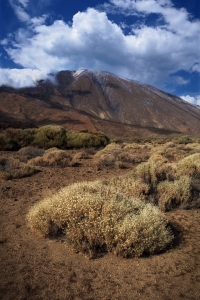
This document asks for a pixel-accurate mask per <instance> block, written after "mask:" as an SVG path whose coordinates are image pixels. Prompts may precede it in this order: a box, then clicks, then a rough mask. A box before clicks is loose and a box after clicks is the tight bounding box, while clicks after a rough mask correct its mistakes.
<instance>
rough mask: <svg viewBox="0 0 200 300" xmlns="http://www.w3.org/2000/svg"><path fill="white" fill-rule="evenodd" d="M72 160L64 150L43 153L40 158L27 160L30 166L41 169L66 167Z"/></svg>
mask: <svg viewBox="0 0 200 300" xmlns="http://www.w3.org/2000/svg"><path fill="white" fill-rule="evenodd" d="M71 160H72V158H71V156H70V155H69V154H68V152H67V151H66V150H55V151H50V152H47V153H45V155H43V156H42V157H36V158H33V159H30V160H29V162H28V163H29V164H30V165H35V166H41V167H62V168H64V167H68V166H69V165H70V162H71Z"/></svg>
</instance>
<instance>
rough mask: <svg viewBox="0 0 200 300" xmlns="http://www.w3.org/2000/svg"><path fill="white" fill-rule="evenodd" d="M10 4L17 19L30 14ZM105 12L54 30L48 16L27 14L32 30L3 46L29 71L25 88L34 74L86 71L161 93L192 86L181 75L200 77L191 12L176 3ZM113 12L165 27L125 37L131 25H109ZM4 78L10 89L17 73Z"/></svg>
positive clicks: (199, 35) (129, 3)
mask: <svg viewBox="0 0 200 300" xmlns="http://www.w3.org/2000/svg"><path fill="white" fill-rule="evenodd" d="M9 1H10V3H12V5H15V6H13V7H14V9H15V10H16V13H17V9H21V12H24V13H25V8H26V6H27V5H28V2H29V1H28V0H27V1H26V0H21V1H19V0H18V1H17V0H15V1H14V0H9ZM104 8H105V11H102V8H101V11H99V10H97V9H94V8H88V9H87V10H86V11H84V12H78V13H76V14H75V15H74V17H73V20H72V22H71V23H69V22H64V21H62V20H56V21H55V22H54V23H53V24H51V25H45V20H46V17H47V16H46V15H43V16H41V17H37V18H31V17H30V16H29V15H28V16H27V17H26V14H25V15H24V17H23V14H21V20H24V21H25V22H26V23H27V29H20V30H18V31H17V32H16V33H15V39H13V35H11V38H9V37H7V38H6V39H4V40H2V41H1V44H2V46H4V49H5V50H6V51H7V54H8V55H9V58H10V59H12V60H13V61H14V62H15V63H16V64H20V65H21V66H22V67H24V68H25V71H23V70H21V71H20V70H19V72H21V74H22V75H21V76H19V75H18V76H19V77H17V78H18V82H20V83H19V85H20V86H21V85H22V83H23V80H22V76H23V75H24V76H26V80H25V81H24V82H26V83H27V82H29V79H27V78H28V77H27V76H28V73H27V70H29V69H33V72H30V73H29V75H30V76H31V77H32V76H36V75H35V74H36V73H37V72H38V73H37V74H45V73H46V74H48V73H50V72H56V71H60V70H63V69H69V70H75V69H78V68H80V67H84V68H89V69H99V70H106V71H110V72H113V73H115V74H117V75H119V76H122V77H126V78H132V79H134V80H138V81H140V82H145V83H148V84H152V85H155V86H157V87H159V88H161V89H163V88H164V87H165V85H166V84H168V83H171V84H172V82H173V85H174V86H177V85H186V84H187V83H188V80H185V79H184V78H183V77H181V76H180V75H176V73H177V72H178V71H179V70H184V71H186V72H200V58H199V44H200V21H199V20H192V19H191V18H190V15H189V14H188V12H187V11H186V10H185V9H183V8H182V9H177V8H175V7H174V6H173V3H172V1H170V0H148V1H147V0H137V1H135V0H111V1H110V2H109V3H106V5H104ZM109 9H110V11H114V9H118V12H119V11H120V13H124V14H129V15H138V14H139V15H140V14H141V15H143V16H147V15H149V14H151V13H154V14H158V16H159V18H161V19H162V20H163V22H162V25H157V26H154V27H153V26H151V27H150V26H148V25H145V23H144V24H143V25H138V23H136V24H134V23H133V24H130V28H131V32H129V34H125V33H124V31H123V28H124V27H126V24H124V25H123V24H119V25H118V24H116V23H114V22H113V21H111V20H109V19H108V16H107V12H108V11H109ZM68 21H69V20H68ZM122 25H123V26H122ZM35 69H37V70H38V71H37V72H36V70H35ZM1 72H3V74H4V76H3V77H2V78H3V79H2V78H0V85H1V84H5V78H8V79H9V83H10V84H11V82H12V78H15V75H13V74H16V70H6V71H1ZM9 72H10V77H9V76H8V73H9ZM5 74H6V75H5ZM37 76H40V75H37ZM19 78H21V79H19ZM13 82H14V81H13ZM32 82H35V77H33V80H32ZM13 84H14V83H13Z"/></svg>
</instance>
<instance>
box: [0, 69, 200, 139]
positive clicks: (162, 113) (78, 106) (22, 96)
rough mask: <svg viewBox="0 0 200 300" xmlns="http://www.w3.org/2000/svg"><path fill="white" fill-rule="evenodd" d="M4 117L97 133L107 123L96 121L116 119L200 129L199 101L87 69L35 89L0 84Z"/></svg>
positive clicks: (140, 125)
mask: <svg viewBox="0 0 200 300" xmlns="http://www.w3.org/2000/svg"><path fill="white" fill-rule="evenodd" d="M52 78H53V76H52ZM17 107H18V109H17ZM0 116H1V120H4V121H6V120H9V118H10V119H12V121H13V120H16V121H21V122H22V123H23V122H25V121H27V120H29V122H30V123H31V122H32V123H35V124H37V125H41V124H46V123H60V124H62V125H63V126H65V127H66V128H69V129H73V130H74V129H78V130H80V129H81V128H82V129H85V128H86V129H89V130H91V131H98V130H99V127H105V126H103V125H102V126H99V125H96V124H100V123H102V124H103V123H105V124H109V122H111V123H114V124H118V126H120V125H121V126H122V127H127V126H130V127H135V128H152V130H153V131H155V130H159V129H160V130H161V131H162V130H163V131H165V130H166V131H171V132H180V133H187V134H190V133H192V134H199V133H200V110H199V108H197V107H195V106H194V105H192V104H190V103H188V102H186V101H184V100H182V99H181V98H179V97H177V96H175V95H172V94H169V93H166V92H163V91H161V90H159V89H157V88H155V87H152V86H150V85H147V84H143V83H139V82H136V81H133V80H128V79H122V78H120V77H118V76H115V75H113V74H111V73H108V72H103V71H90V70H84V69H83V70H78V71H68V70H63V71H60V72H59V73H57V74H56V76H55V80H52V81H50V80H40V81H39V82H38V83H37V85H36V87H28V88H20V89H14V88H10V87H6V86H2V87H0ZM75 125H76V126H75ZM107 126H109V125H107ZM107 126H106V128H107ZM154 129H155V130H154ZM124 130H125V129H124ZM125 131H126V130H125ZM133 131H134V130H133ZM125 134H126V133H125Z"/></svg>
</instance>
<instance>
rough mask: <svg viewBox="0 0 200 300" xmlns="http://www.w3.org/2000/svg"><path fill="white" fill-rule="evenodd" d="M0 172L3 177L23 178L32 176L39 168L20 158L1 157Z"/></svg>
mask: <svg viewBox="0 0 200 300" xmlns="http://www.w3.org/2000/svg"><path fill="white" fill-rule="evenodd" d="M0 172H1V177H2V178H5V179H12V178H23V177H27V176H31V175H33V174H34V173H36V172H38V170H37V169H36V168H34V167H32V166H29V165H28V164H26V163H23V162H21V161H20V160H19V159H14V158H4V157H1V158H0Z"/></svg>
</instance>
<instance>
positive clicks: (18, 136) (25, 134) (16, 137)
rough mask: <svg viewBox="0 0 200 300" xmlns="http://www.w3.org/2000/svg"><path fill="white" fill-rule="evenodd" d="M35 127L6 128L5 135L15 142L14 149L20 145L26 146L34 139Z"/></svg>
mask: <svg viewBox="0 0 200 300" xmlns="http://www.w3.org/2000/svg"><path fill="white" fill-rule="evenodd" d="M36 130H37V129H36V128H26V129H17V128H7V129H6V130H5V133H6V135H7V136H8V137H9V138H10V139H11V140H12V141H13V143H14V144H15V148H16V150H18V149H19V148H21V147H27V146H29V145H31V143H32V142H33V140H34V135H35V133H36Z"/></svg>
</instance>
